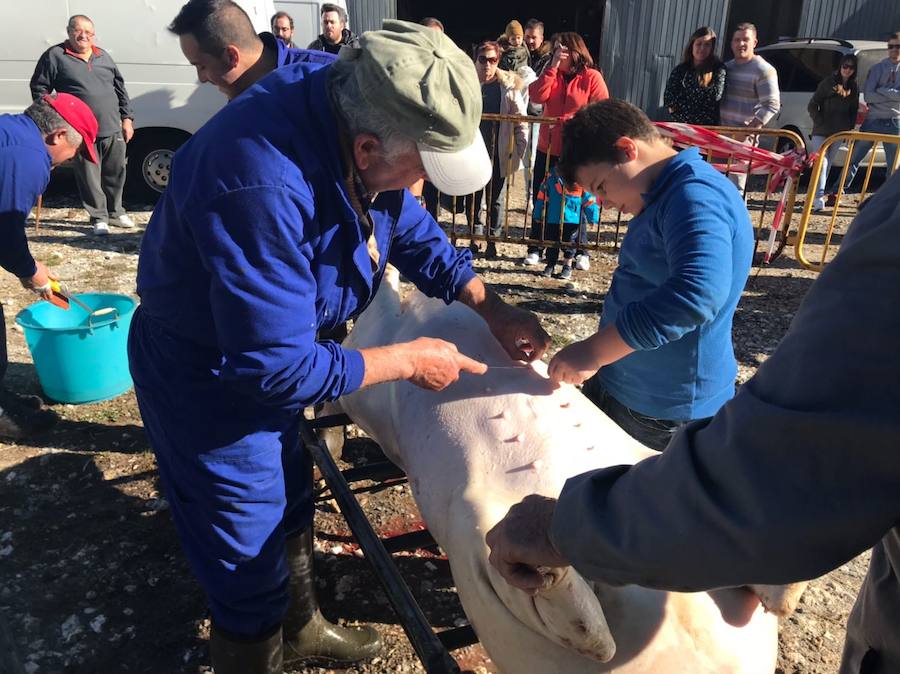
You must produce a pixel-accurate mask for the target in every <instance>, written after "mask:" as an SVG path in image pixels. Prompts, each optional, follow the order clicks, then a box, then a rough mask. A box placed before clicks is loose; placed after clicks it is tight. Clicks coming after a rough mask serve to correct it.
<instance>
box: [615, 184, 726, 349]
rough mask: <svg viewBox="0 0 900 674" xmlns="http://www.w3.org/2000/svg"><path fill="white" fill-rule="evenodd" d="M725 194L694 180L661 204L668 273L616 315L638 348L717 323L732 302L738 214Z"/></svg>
mask: <svg viewBox="0 0 900 674" xmlns="http://www.w3.org/2000/svg"><path fill="white" fill-rule="evenodd" d="M722 200H723V195H722V194H721V192H720V191H718V190H716V189H713V188H712V187H710V186H707V185H702V184H701V185H698V184H693V185H691V186H690V187H689V188H688V189H686V190H683V191H681V192H679V193H676V194H674V195H672V197H671V198H669V199H668V203H665V204H662V205H661V209H662V212H661V213H660V221H661V225H660V230H661V231H660V235H661V238H662V242H663V246H664V248H665V256H666V261H667V264H668V268H669V277H668V279H666V281H665V282H664V283H663V284H662V285H661V286H660V287H659V288H657V289H656V290H654V291H653V292H652V293H650V294H648V295H647V296H645V297H644V298H642V299H641V300H640V301H637V302H632V303H630V304H627V305H625V306H624V307H623V308H622V311H621V312H620V313H619V315H618V317H617V318H616V327H617V328H618V330H619V334H620V335H621V336H622V339H624V340H625V342H626V343H627V344H628V345H629V346H630V347H632V348H633V349H637V350H643V349H655V348H658V347H660V346H662V345H663V344H666V343H668V342H672V341H675V340H677V339H679V338H680V337H681V336H682V335H684V334H685V333H687V332H690V331H691V330H694V329H695V328H697V327H699V326H701V325H703V324H705V323H708V322H709V321H712V320H713V319H714V318H715V316H716V314H717V313H718V311H719V309H720V308H721V307H722V306H723V305H724V304H725V302H726V301H727V300H728V296H729V294H730V292H731V284H732V274H733V270H732V264H733V263H732V259H733V258H732V234H731V227H730V226H729V220H730V219H731V218H733V216H730V215H729V213H728V210H727V209H726V208H724V207H723V206H722V205H721V202H722Z"/></svg>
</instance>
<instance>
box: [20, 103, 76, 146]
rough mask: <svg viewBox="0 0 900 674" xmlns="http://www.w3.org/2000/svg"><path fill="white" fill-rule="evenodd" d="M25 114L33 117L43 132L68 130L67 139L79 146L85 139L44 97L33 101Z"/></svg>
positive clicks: (71, 143)
mask: <svg viewBox="0 0 900 674" xmlns="http://www.w3.org/2000/svg"><path fill="white" fill-rule="evenodd" d="M25 114H26V115H28V116H29V117H31V120H32V121H33V122H34V123H35V124H37V128H38V129H39V130H40V132H41V133H42V134H45V133H51V132H53V131H56V130H58V129H65V130H66V140H67V141H68V142H69V145H74V146H75V147H78V146H79V145H81V143H82V142H83V141H84V139H83V138H82V137H81V134H80V133H78V132H77V131H76V130H75V129H74V128H73V127H72V125H71V124H69V123H68V122H67V121H66V120H65V119H63V117H62V115H60V114H59V113H58V112H57V111H56V110H55V109H54V108H53V106H52V105H50V104H49V103H48V102H47V101H45V100H44V99H43V98H39V99H38V100H36V101H35V102H34V103H32V104H31V105H30V106H29V107H28V109H27V110H25Z"/></svg>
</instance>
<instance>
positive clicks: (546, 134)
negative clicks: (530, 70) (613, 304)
mask: <svg viewBox="0 0 900 674" xmlns="http://www.w3.org/2000/svg"><path fill="white" fill-rule="evenodd" d="M528 95H529V96H530V98H531V101H532V102H533V103H543V104H544V112H543V116H544V117H556V118H557V119H558V120H559V122H557V123H556V124H544V125H541V130H540V133H539V135H538V145H537V152H536V153H535V157H534V171H533V172H532V179H531V193H532V194H537V193H538V189H539V188H540V185H541V183H542V182H543V180H544V176H545V174H546V172H547V171H548V170H549V169H550V168H551V167H553V166H556V162H557V160H558V159H559V153H560V150H561V148H562V132H563V125H564V122H565V121H566V120H567V119H570V118H571V117H572V116H573V115H574V114H575V113H576V112H578V111H579V110H580V109H581V108H583V107H584V106H585V105H587V104H588V103H593V102H594V101H600V100H603V99H604V98H609V90H608V89H607V88H606V82H604V81H603V75H601V74H600V71H599V70H597V68H596V66H595V65H594V59H592V58H591V54H590V52H589V51H588V49H587V47H586V46H585V44H584V40H583V39H581V36H580V35H579V34H578V33H572V32H566V33H558V34H556V35H555V36H553V58H552V59H551V60H550V63H549V64H548V65H547V67H546V68H544V72H542V73H541V76H540V77H538V78H537V80H535V81H534V82H532V83H531V86H529V87H528ZM543 229H544V227H543V223H542V222H541V221H540V220H538V219H534V220H532V223H531V238H533V239H543V238H544V237H543ZM542 254H543V248H541V247H539V246H529V248H528V256H527V257H526V258H525V264H526V265H536V264H537V263H538V262H540V260H541V255H542ZM587 266H588V258H587V255H583V256H582V259H579V261H578V267H579V268H580V269H587Z"/></svg>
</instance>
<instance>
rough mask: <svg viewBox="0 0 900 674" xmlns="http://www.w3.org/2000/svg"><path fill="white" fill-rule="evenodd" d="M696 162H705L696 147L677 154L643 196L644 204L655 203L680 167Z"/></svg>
mask: <svg viewBox="0 0 900 674" xmlns="http://www.w3.org/2000/svg"><path fill="white" fill-rule="evenodd" d="M695 161H704V159H703V157H701V156H700V150H698V149H697V148H696V147H689V148H686V149H684V150H681V151H679V152H678V153H676V154H675V156H674V157H672V158H671V159H669V160H668V161H667V162H666V165H665V166H663V169H662V171H660V172H659V175H658V176H656V179H655V180H654V181H653V184H652V185H650V189H649V190H647V191H646V192H645V193H644V194H643V195H641V196H642V197H643V198H644V204H645V205H649V204H651V203H653V201H655V200H656V197H658V196H659V195H660V194H661V193H662V192H664V191H665V190H666V189H667V186H668V183H669V181H671V180H672V179H673V178H674V177H675V174H676V173H677V172H678V169H679V167H681V166H682V165H684V164H689V163H691V162H695Z"/></svg>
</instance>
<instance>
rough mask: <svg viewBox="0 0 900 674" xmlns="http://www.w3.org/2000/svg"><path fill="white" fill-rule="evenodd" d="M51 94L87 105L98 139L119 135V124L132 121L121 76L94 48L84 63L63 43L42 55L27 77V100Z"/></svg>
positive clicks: (107, 56)
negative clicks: (95, 121)
mask: <svg viewBox="0 0 900 674" xmlns="http://www.w3.org/2000/svg"><path fill="white" fill-rule="evenodd" d="M52 91H56V92H58V93H65V94H72V95H73V96H77V97H78V98H80V99H81V100H82V101H84V102H85V103H86V104H87V106H88V107H89V108H90V109H91V111H92V112H93V113H94V116H95V117H96V118H97V124H98V126H99V128H98V131H97V137H98V138H108V137H109V136H112V135H113V134H115V133H118V132H121V131H122V120H123V119H125V118H126V117H130V118H132V119H133V118H134V113H133V112H132V111H131V100H130V99H129V98H128V92H127V91H126V90H125V81H124V80H123V79H122V73H120V72H119V68H118V67H117V66H116V64H115V61H113V60H112V57H111V56H110V55H109V54H107V53H106V52H105V51H103V50H102V49H98V48H97V47H94V53H93V54H91V58H90V59H89V60H87V61H84V60H83V59H80V58H79V57H77V56H75V55H73V54H72V53H71V52H69V51H68V50H67V49H66V43H65V42H63V43H61V44H58V45H54V46H53V47H50V49H48V50H47V51H45V52H44V53H43V54H42V55H41V58H40V59H38V62H37V66H35V69H34V75H32V76H31V97H32V98H33V99H35V100H37V99H38V98H40V97H41V96H43V95H44V94H49V93H50V92H52Z"/></svg>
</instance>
